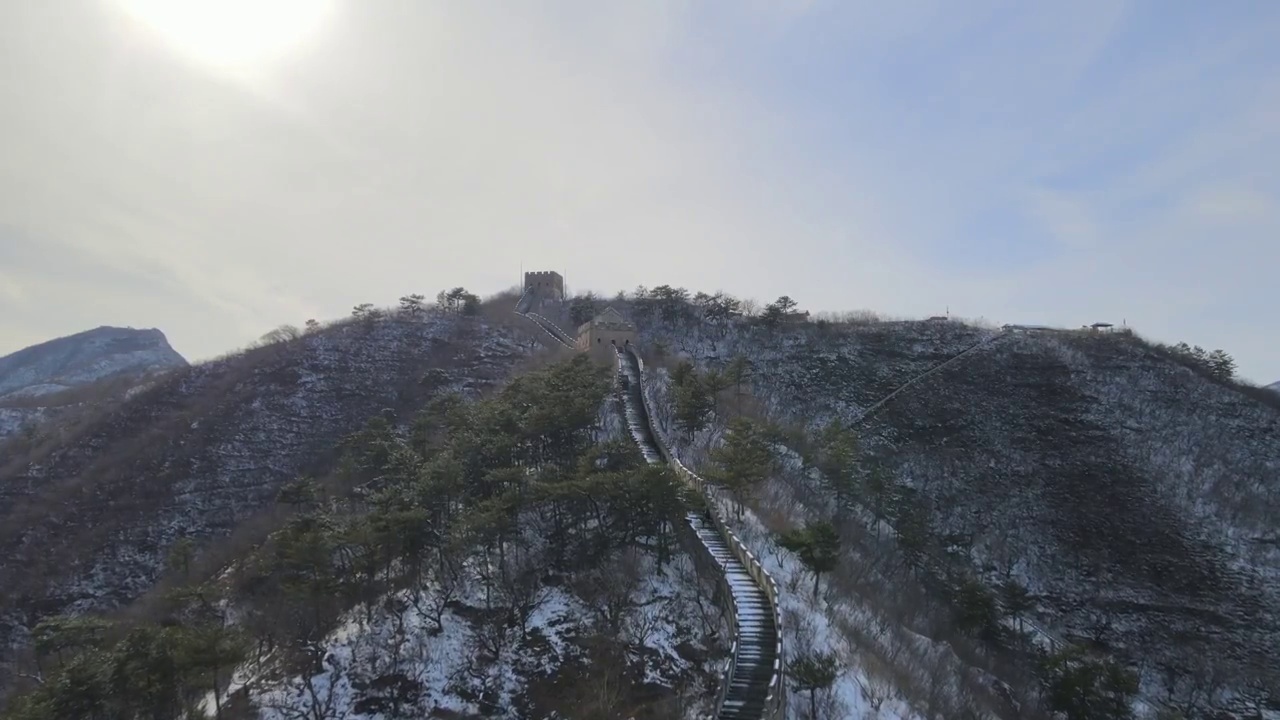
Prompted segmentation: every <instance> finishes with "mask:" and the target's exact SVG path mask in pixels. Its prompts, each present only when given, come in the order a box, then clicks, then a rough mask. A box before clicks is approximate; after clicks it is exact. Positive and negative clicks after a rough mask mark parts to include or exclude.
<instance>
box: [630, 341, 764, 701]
mask: <svg viewBox="0 0 1280 720" xmlns="http://www.w3.org/2000/svg"><path fill="white" fill-rule="evenodd" d="M643 371H644V364H643V362H642V361H641V360H640V358H639V357H638V356H637V355H636V354H635V353H634V352H633V351H631V350H622V349H619V351H618V372H619V377H620V379H622V380H623V383H624V390H625V392H624V393H623V397H624V400H625V403H626V412H627V423H628V425H630V426H631V432H632V435H633V436H634V437H635V440H636V444H637V445H639V447H640V451H641V453H643V454H644V457H645V460H647V461H648V462H649V463H652V464H657V463H660V462H663V461H664V459H665V461H666V462H667V463H668V464H670V465H671V467H672V468H673V469H674V470H675V471H676V473H677V474H678V475H679V476H680V478H681V479H682V480H684V481H685V482H686V483H688V484H689V485H691V486H692V487H693V488H694V489H695V490H697V491H698V493H699V494H700V495H702V496H703V497H704V498H705V499H706V500H707V506H708V508H709V510H708V512H707V513H706V514H703V513H697V512H691V513H689V514H688V515H687V516H686V520H687V521H688V523H689V526H690V528H691V529H692V530H693V532H694V533H695V534H696V536H697V537H698V539H699V540H700V541H701V542H702V545H703V547H704V548H705V549H706V551H707V553H708V554H709V555H710V557H711V558H712V560H713V561H714V562H715V563H716V565H717V566H719V568H720V571H721V573H722V574H723V577H724V587H726V588H727V590H728V593H729V596H730V597H731V599H732V608H731V613H732V615H733V618H732V619H733V627H734V641H733V650H732V652H731V653H730V660H729V664H728V667H727V668H726V670H725V679H724V681H722V683H721V688H720V695H719V697H717V699H716V717H717V718H719V719H720V720H739V719H746V718H751V719H753V720H755V719H759V720H781V718H783V717H784V716H785V710H786V696H785V689H784V685H783V682H782V673H783V668H782V657H783V656H782V633H781V628H782V623H781V618H780V616H779V614H778V602H777V596H778V588H777V584H776V583H775V582H774V581H773V578H771V577H770V576H769V574H768V573H767V572H766V571H765V570H764V568H763V567H762V566H761V564H760V562H759V561H758V560H756V558H755V556H753V555H752V554H751V551H749V550H747V549H746V546H745V545H743V544H742V542H741V541H740V540H738V538H737V536H736V535H734V533H733V531H731V530H729V528H728V526H727V525H726V524H725V523H724V519H723V513H724V509H723V507H724V505H723V502H722V499H723V498H722V497H721V495H720V492H719V489H718V488H716V487H715V486H712V485H710V484H709V483H707V482H705V481H704V480H703V479H702V478H701V477H699V476H698V475H696V474H695V473H693V472H692V471H690V470H689V469H688V468H686V467H685V466H684V464H683V463H681V462H680V461H679V459H677V458H675V457H673V456H671V455H670V454H669V452H667V450H666V449H665V448H664V447H663V446H662V445H661V444H660V443H659V442H658V441H657V436H656V435H655V433H654V431H653V426H652V425H651V424H650V422H649V417H650V415H649V411H648V408H647V399H646V398H645V396H644V392H643V391H642V390H641V382H642V378H643Z"/></svg>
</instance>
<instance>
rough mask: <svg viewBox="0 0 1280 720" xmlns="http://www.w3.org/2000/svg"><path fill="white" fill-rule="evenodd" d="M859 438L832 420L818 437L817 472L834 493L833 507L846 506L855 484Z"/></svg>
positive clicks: (850, 499)
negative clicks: (834, 504)
mask: <svg viewBox="0 0 1280 720" xmlns="http://www.w3.org/2000/svg"><path fill="white" fill-rule="evenodd" d="M859 455H860V448H859V446H858V436H857V434H855V433H854V432H853V430H850V429H846V428H843V427H841V426H840V424H839V422H838V421H833V422H832V423H831V424H829V425H828V426H827V427H826V428H824V429H823V431H822V433H821V435H820V436H819V459H818V470H819V471H821V472H822V474H823V476H825V477H826V479H827V482H828V483H829V484H830V485H831V486H832V487H833V488H834V489H835V491H836V504H837V505H838V506H839V507H842V508H843V507H846V506H847V505H848V504H849V503H850V502H851V501H852V500H853V499H854V494H855V492H856V491H857V485H858V467H857V463H858V458H859Z"/></svg>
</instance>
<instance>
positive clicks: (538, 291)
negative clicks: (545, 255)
mask: <svg viewBox="0 0 1280 720" xmlns="http://www.w3.org/2000/svg"><path fill="white" fill-rule="evenodd" d="M524 289H525V291H527V292H532V293H533V294H535V295H537V296H538V297H539V298H541V299H543V300H563V299H564V276H563V275H561V274H560V273H558V272H556V271H555V270H540V271H537V272H527V273H525V274H524Z"/></svg>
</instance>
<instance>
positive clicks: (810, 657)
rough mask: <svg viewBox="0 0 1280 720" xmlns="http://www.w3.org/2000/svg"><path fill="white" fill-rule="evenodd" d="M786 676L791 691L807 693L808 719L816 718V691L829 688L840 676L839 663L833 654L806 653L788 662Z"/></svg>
mask: <svg viewBox="0 0 1280 720" xmlns="http://www.w3.org/2000/svg"><path fill="white" fill-rule="evenodd" d="M787 674H788V675H790V676H791V689H792V690H795V691H797V692H807V693H809V717H812V718H816V717H817V716H818V691H819V690H825V689H826V688H829V687H831V685H832V684H833V683H835V681H836V677H837V676H838V675H839V674H840V661H839V660H838V659H837V658H836V656H835V653H828V652H814V653H807V654H805V655H802V656H801V657H798V658H796V659H794V660H792V661H791V662H790V664H789V665H788V666H787Z"/></svg>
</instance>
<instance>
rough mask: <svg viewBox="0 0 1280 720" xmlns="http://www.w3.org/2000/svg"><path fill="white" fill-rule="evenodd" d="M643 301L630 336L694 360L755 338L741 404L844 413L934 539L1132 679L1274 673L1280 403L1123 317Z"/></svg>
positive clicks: (1279, 629)
mask: <svg viewBox="0 0 1280 720" xmlns="http://www.w3.org/2000/svg"><path fill="white" fill-rule="evenodd" d="M614 305H615V307H619V306H620V303H618V302H616V301H615V302H614ZM631 310H633V311H634V308H631ZM637 314H638V315H639V317H638V318H637V319H639V320H640V326H641V327H640V331H641V336H642V340H643V342H642V344H641V347H646V348H649V349H653V348H654V345H655V343H656V344H657V345H659V346H660V347H662V348H665V349H666V353H668V356H670V355H677V356H681V357H688V358H691V359H694V360H695V361H696V364H697V365H698V366H699V367H701V368H704V369H706V368H715V367H722V366H723V365H724V364H725V362H726V361H728V360H729V359H730V358H732V357H734V356H735V355H737V354H744V355H745V356H747V357H748V358H749V360H750V361H751V366H752V374H751V381H750V383H749V384H750V386H751V387H752V388H753V390H754V397H753V398H752V403H751V406H753V407H756V408H758V410H759V411H760V412H761V413H763V414H764V415H765V416H766V417H768V418H770V419H772V420H775V421H782V422H784V423H787V424H790V425H792V426H796V427H801V428H804V429H805V430H806V431H807V434H808V436H809V437H810V438H814V437H816V435H817V434H818V432H819V430H820V428H822V427H823V426H824V425H825V424H826V423H827V422H828V421H831V420H840V421H842V422H843V423H845V424H851V423H852V424H853V426H854V427H855V428H856V432H857V436H858V440H859V445H860V446H861V449H862V460H861V462H860V465H861V466H862V467H863V472H864V473H872V472H881V473H884V474H885V475H887V476H888V477H889V478H890V479H891V481H892V483H893V487H896V488H903V489H905V490H903V491H895V492H897V493H899V494H900V493H901V492H905V491H906V490H910V491H913V496H915V497H918V498H920V500H921V501H922V502H921V503H920V506H919V507H918V508H916V509H915V510H913V512H915V513H917V516H918V517H919V518H920V519H923V520H924V522H925V527H926V528H927V531H928V534H929V537H931V538H932V541H931V544H932V545H934V546H936V547H937V548H938V551H939V552H940V553H941V552H942V551H944V550H945V551H946V552H947V555H948V556H949V557H951V558H960V559H962V561H963V562H964V563H965V564H967V565H968V566H969V568H970V572H972V573H973V574H974V575H975V576H976V577H977V578H979V579H980V580H981V582H982V583H983V584H984V585H985V586H986V587H987V588H988V589H989V590H990V591H991V592H993V593H996V592H997V591H998V589H999V588H1000V587H1001V585H1002V584H1003V583H1004V582H1005V581H1006V580H1007V579H1010V578H1013V579H1017V580H1019V581H1020V582H1021V583H1022V584H1023V585H1025V586H1026V587H1027V588H1028V589H1029V590H1030V593H1031V597H1032V600H1033V608H1032V609H1031V611H1030V616H1031V617H1032V618H1034V619H1035V620H1037V621H1038V622H1039V623H1040V624H1041V625H1044V626H1046V627H1047V628H1049V630H1050V631H1051V632H1052V633H1053V635H1054V636H1055V637H1056V638H1058V639H1060V640H1065V641H1070V642H1080V643H1084V644H1087V645H1089V646H1090V647H1092V648H1094V649H1095V650H1099V651H1103V652H1107V653H1111V654H1113V655H1114V656H1115V657H1118V658H1121V659H1123V660H1125V661H1126V662H1128V663H1130V664H1131V665H1132V666H1133V667H1135V668H1136V669H1139V670H1140V671H1142V679H1143V693H1144V696H1146V697H1155V698H1163V699H1165V700H1168V701H1169V702H1171V703H1172V704H1174V705H1177V706H1180V707H1182V708H1184V711H1187V712H1190V713H1191V714H1192V715H1193V716H1194V715H1195V713H1196V712H1198V711H1200V710H1202V709H1203V708H1204V707H1208V706H1213V705H1217V706H1223V705H1226V704H1229V703H1230V702H1231V698H1230V697H1229V692H1228V691H1229V690H1245V689H1247V688H1252V692H1253V694H1254V695H1255V696H1257V695H1258V694H1259V693H1260V694H1262V695H1266V693H1267V691H1266V690H1265V689H1264V688H1265V687H1267V686H1268V684H1269V683H1270V684H1271V686H1272V687H1274V686H1275V685H1274V684H1275V683H1276V681H1277V678H1276V677H1275V669H1274V665H1273V663H1272V662H1271V661H1270V660H1269V658H1272V657H1274V656H1275V654H1276V652H1277V650H1280V622H1278V621H1277V618H1280V552H1277V536H1276V530H1275V520H1274V519H1275V518H1276V517H1277V516H1280V515H1278V512H1280V403H1269V402H1266V401H1265V398H1263V399H1260V398H1259V396H1257V395H1256V394H1250V393H1248V392H1247V391H1244V390H1238V389H1236V388H1235V387H1234V386H1232V385H1231V384H1230V383H1223V382H1219V381H1215V380H1213V379H1211V378H1208V377H1205V376H1203V375H1200V374H1197V373H1195V372H1194V371H1192V370H1191V369H1188V368H1187V367H1185V366H1184V365H1183V364H1181V363H1179V362H1177V361H1176V360H1175V359H1174V358H1172V357H1170V356H1169V355H1168V354H1167V353H1165V352H1163V351H1161V350H1160V349H1159V348H1156V347H1154V346H1152V345H1149V344H1148V343H1145V342H1144V341H1142V340H1141V339H1139V338H1136V337H1133V336H1129V335H1122V334H1115V335H1106V334H1090V333H1080V332H1049V331H1046V332H1030V333H1010V334H1001V333H999V332H998V331H996V330H988V329H982V328H976V327H971V326H966V325H963V324H960V323H928V322H861V323H856V324H834V323H813V324H804V325H799V326H795V327H790V328H778V329H774V330H772V331H767V330H764V329H762V328H759V327H755V328H750V327H748V326H747V325H745V324H744V323H728V324H724V323H721V324H711V323H703V322H698V321H697V311H696V310H694V309H693V308H689V309H687V310H685V311H682V312H681V313H672V314H671V315H669V316H668V317H666V318H664V319H660V317H659V314H657V313H654V312H647V313H646V312H645V311H643V310H642V311H641V312H640V313H634V312H633V316H634V315H637ZM983 340H988V341H990V342H989V344H988V345H986V346H983V347H980V348H979V349H977V350H974V351H973V352H972V353H970V354H969V355H967V356H966V357H965V358H964V359H963V360H962V361H959V362H957V363H955V364H953V365H951V366H948V367H947V368H945V369H943V370H941V371H939V372H937V373H936V374H934V375H932V376H930V377H928V379H926V380H923V381H920V382H918V383H916V384H914V385H911V386H910V387H908V389H907V390H905V391H904V392H902V393H901V394H899V395H898V396H896V397H895V398H894V400H892V401H891V402H889V403H887V404H885V405H884V406H883V407H881V408H878V409H877V410H876V412H874V413H872V414H871V415H869V416H868V417H866V418H865V419H864V417H863V415H864V413H865V412H866V411H867V410H868V409H869V408H872V407H874V406H875V405H876V404H877V403H878V402H879V401H880V400H882V399H883V398H884V397H885V396H886V395H888V394H889V393H891V392H893V391H894V390H896V389H898V388H900V387H902V386H903V385H906V384H907V383H909V382H911V381H912V380H913V379H915V378H918V377H919V376H920V375H921V374H922V373H925V372H926V371H927V370H929V369H930V368H933V367H935V366H936V365H938V364H939V363H941V362H943V361H945V360H947V359H948V358H950V357H954V356H955V355H957V354H958V353H960V352H962V351H964V350H965V349H967V348H971V347H973V346H974V345H975V344H976V343H980V342H982V341H983ZM667 362H671V360H668V361H667ZM699 437H700V438H702V437H703V436H701V435H700V436H699ZM714 437H715V436H714V435H711V436H706V439H707V441H709V442H710V441H712V439H713V438H714ZM700 442H701V441H700ZM695 445H697V443H695ZM797 449H803V448H797ZM692 450H693V451H694V456H695V457H697V456H698V455H699V451H698V449H697V447H693V448H692ZM701 454H702V456H703V457H705V452H702V453H701ZM870 505H872V500H871V498H869V497H867V496H865V495H864V496H863V497H862V498H860V499H857V500H855V503H854V505H853V506H850V507H848V508H846V509H845V511H844V512H845V513H846V515H847V517H848V518H850V519H854V518H860V517H861V518H863V519H865V518H866V517H868V515H867V513H868V508H869V506H870ZM820 507H821V506H815V508H819V511H820Z"/></svg>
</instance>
